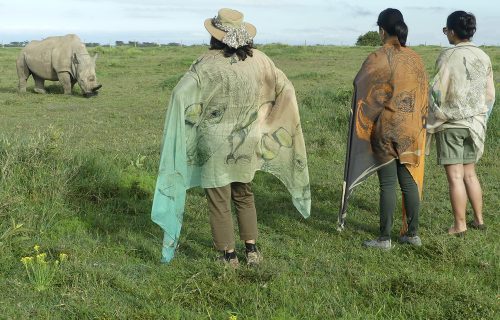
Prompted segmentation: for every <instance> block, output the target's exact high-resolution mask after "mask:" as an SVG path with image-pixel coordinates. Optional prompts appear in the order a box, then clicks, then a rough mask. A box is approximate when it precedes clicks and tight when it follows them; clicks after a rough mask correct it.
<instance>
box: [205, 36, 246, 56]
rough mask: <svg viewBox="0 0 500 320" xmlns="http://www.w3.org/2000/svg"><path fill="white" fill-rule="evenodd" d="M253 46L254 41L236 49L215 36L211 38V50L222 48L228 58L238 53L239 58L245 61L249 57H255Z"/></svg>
mask: <svg viewBox="0 0 500 320" xmlns="http://www.w3.org/2000/svg"><path fill="white" fill-rule="evenodd" d="M253 48H254V47H253V42H250V43H249V44H247V45H245V46H241V47H239V48H237V49H235V48H231V47H230V46H228V45H227V44H225V43H222V41H219V40H217V39H215V38H214V37H212V38H211V39H210V50H222V51H223V53H224V57H226V58H229V57H231V56H233V55H234V54H236V55H237V56H238V59H239V60H242V61H245V59H246V58H247V57H253V51H252V49H253Z"/></svg>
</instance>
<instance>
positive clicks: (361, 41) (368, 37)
mask: <svg viewBox="0 0 500 320" xmlns="http://www.w3.org/2000/svg"><path fill="white" fill-rule="evenodd" d="M356 45H357V46H373V47H376V46H381V45H382V40H381V39H380V36H379V34H378V32H377V31H368V32H367V33H365V34H363V35H360V36H359V37H358V41H356Z"/></svg>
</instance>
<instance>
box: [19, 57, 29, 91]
mask: <svg viewBox="0 0 500 320" xmlns="http://www.w3.org/2000/svg"><path fill="white" fill-rule="evenodd" d="M16 67H17V76H18V77H19V92H21V93H24V92H26V81H27V80H28V78H29V76H30V70H29V69H28V66H27V65H26V62H25V61H24V56H20V57H19V58H18V59H17V62H16Z"/></svg>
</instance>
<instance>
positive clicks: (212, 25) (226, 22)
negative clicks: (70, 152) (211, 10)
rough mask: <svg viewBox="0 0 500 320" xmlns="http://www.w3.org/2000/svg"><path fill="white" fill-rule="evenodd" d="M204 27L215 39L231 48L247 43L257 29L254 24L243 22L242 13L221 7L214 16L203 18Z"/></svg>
mask: <svg viewBox="0 0 500 320" xmlns="http://www.w3.org/2000/svg"><path fill="white" fill-rule="evenodd" d="M205 28H206V29H207V31H208V32H209V33H210V34H211V35H212V36H213V37H214V38H215V39H217V40H219V41H221V42H222V43H224V44H227V45H228V46H230V47H231V48H239V47H242V46H244V45H247V44H249V43H250V42H251V41H252V39H253V37H255V34H256V33H257V29H255V27H254V25H252V24H250V23H248V22H243V13H241V12H239V11H236V10H233V9H227V8H223V9H220V10H219V12H218V15H217V16H216V17H214V18H209V19H207V20H205Z"/></svg>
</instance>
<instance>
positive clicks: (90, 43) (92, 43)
mask: <svg viewBox="0 0 500 320" xmlns="http://www.w3.org/2000/svg"><path fill="white" fill-rule="evenodd" d="M85 46H86V47H89V48H90V47H98V46H100V44H99V43H98V42H85Z"/></svg>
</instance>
